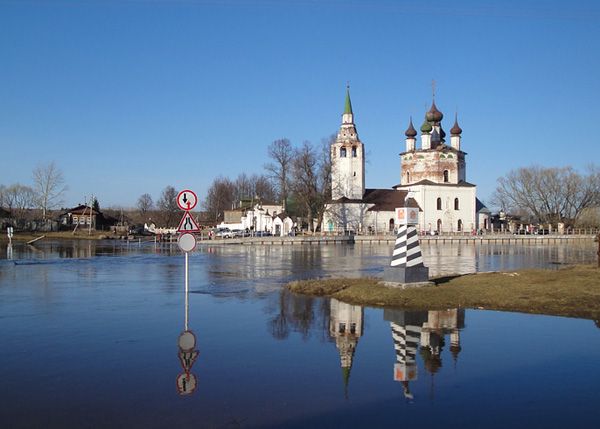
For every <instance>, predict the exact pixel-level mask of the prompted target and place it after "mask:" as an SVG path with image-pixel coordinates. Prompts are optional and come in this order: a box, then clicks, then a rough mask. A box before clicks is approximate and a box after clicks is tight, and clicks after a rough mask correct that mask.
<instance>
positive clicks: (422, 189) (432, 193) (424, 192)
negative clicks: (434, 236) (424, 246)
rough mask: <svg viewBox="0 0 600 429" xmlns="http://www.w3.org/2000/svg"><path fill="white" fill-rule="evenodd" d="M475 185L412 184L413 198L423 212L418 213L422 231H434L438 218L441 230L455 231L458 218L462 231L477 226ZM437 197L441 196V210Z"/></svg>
mask: <svg viewBox="0 0 600 429" xmlns="http://www.w3.org/2000/svg"><path fill="white" fill-rule="evenodd" d="M476 189H477V188H476V187H474V186H473V187H458V186H435V185H427V186H425V185H419V186H412V187H411V190H413V191H416V192H415V199H416V200H417V202H418V203H419V206H420V207H421V208H422V209H423V212H421V213H419V216H420V219H419V226H420V229H421V230H422V231H427V232H429V231H436V230H437V224H438V220H441V221H442V231H441V232H457V231H458V220H459V219H460V220H461V221H462V231H463V232H471V231H472V230H473V229H476V228H477V220H476V216H475V194H476ZM438 198H441V203H442V206H441V210H438V208H437V203H438ZM455 198H458V210H455V205H454V203H455V201H454V200H455Z"/></svg>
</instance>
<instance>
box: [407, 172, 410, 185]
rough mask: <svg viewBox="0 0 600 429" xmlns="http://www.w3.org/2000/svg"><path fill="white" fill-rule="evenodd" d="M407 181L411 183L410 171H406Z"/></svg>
mask: <svg viewBox="0 0 600 429" xmlns="http://www.w3.org/2000/svg"><path fill="white" fill-rule="evenodd" d="M406 183H410V171H407V172H406Z"/></svg>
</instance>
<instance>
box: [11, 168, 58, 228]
mask: <svg viewBox="0 0 600 429" xmlns="http://www.w3.org/2000/svg"><path fill="white" fill-rule="evenodd" d="M66 190H67V186H66V185H65V179H64V176H63V174H62V171H61V170H60V169H59V168H58V166H57V165H56V163H55V162H54V161H52V162H50V163H48V164H40V165H38V166H37V167H36V168H35V169H34V170H33V172H32V185H31V186H29V185H23V184H21V183H13V184H11V185H3V184H0V207H1V208H4V209H5V210H6V211H8V214H9V216H10V217H13V218H14V219H16V220H17V221H23V220H25V219H26V218H28V214H29V213H30V212H31V210H32V209H39V210H40V211H41V219H42V220H43V221H46V220H47V219H48V212H49V211H50V210H52V209H55V208H57V207H59V206H60V205H61V204H62V203H63V201H62V197H63V196H64V193H65V192H66Z"/></svg>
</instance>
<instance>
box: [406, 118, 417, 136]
mask: <svg viewBox="0 0 600 429" xmlns="http://www.w3.org/2000/svg"><path fill="white" fill-rule="evenodd" d="M404 135H405V136H406V137H408V138H410V139H414V138H415V137H416V135H417V130H415V127H414V126H413V123H412V117H411V118H410V123H409V124H408V128H407V129H406V131H405V132H404Z"/></svg>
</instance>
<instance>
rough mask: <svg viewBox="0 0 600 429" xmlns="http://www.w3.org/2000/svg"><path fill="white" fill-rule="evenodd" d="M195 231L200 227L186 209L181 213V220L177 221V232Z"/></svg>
mask: <svg viewBox="0 0 600 429" xmlns="http://www.w3.org/2000/svg"><path fill="white" fill-rule="evenodd" d="M197 231H200V227H199V226H198V224H197V223H196V221H195V220H194V218H193V217H192V215H190V212H188V211H186V212H185V214H184V215H183V218H182V219H181V222H179V227H178V228H177V232H197Z"/></svg>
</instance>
